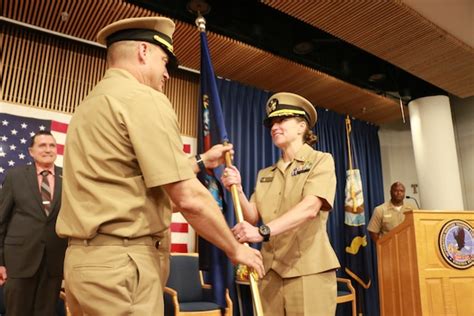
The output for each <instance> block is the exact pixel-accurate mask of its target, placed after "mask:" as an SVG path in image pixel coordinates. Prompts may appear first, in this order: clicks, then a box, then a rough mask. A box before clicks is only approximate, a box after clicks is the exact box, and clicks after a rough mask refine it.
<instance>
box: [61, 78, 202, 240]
mask: <svg viewBox="0 0 474 316" xmlns="http://www.w3.org/2000/svg"><path fill="white" fill-rule="evenodd" d="M182 148H183V145H182V142H181V138H180V133H179V128H178V122H177V118H176V114H175V112H174V110H173V108H172V106H171V104H170V102H169V100H168V98H167V97H166V96H165V95H164V94H163V93H160V92H158V91H156V90H154V89H152V88H150V87H148V86H146V85H143V84H141V83H139V82H138V81H137V80H136V79H135V78H134V77H133V76H132V75H131V74H130V73H128V72H127V71H124V70H120V69H109V70H108V71H107V72H106V74H105V76H104V78H103V79H102V80H101V81H100V82H99V83H98V84H97V86H96V87H95V88H94V89H93V90H92V91H91V93H90V94H89V95H88V96H87V98H86V99H85V100H84V101H83V102H82V103H81V104H80V106H79V107H78V108H77V110H76V112H75V114H74V116H73V118H72V120H71V123H70V125H69V128H68V136H67V140H66V147H65V149H66V151H65V155H64V171H63V178H64V181H63V196H62V198H63V199H62V206H61V211H60V213H59V216H58V220H57V225H56V231H57V233H58V234H59V236H61V237H74V238H80V239H90V238H93V237H94V236H95V235H96V234H98V233H100V234H108V235H114V236H118V237H127V238H135V237H142V236H157V237H163V236H164V235H165V234H166V231H167V230H168V227H169V225H170V222H171V207H170V201H169V197H168V195H167V194H166V192H165V191H164V190H163V189H162V188H161V187H160V186H162V185H164V184H168V183H173V182H177V181H181V180H186V179H190V178H193V177H195V175H194V172H193V170H192V168H191V166H190V164H189V161H188V159H187V157H186V156H185V154H184V153H183V150H182Z"/></svg>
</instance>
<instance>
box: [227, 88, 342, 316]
mask: <svg viewBox="0 0 474 316" xmlns="http://www.w3.org/2000/svg"><path fill="white" fill-rule="evenodd" d="M316 119H317V114H316V110H315V109H314V107H313V105H312V104H311V103H310V102H309V101H308V100H306V99H305V98H303V97H301V96H299V95H296V94H292V93H286V92H284V93H277V94H275V95H273V96H271V97H270V99H269V100H268V102H267V118H266V119H265V125H266V126H267V127H269V128H270V130H271V135H272V139H273V143H274V144H275V146H277V147H278V148H280V149H281V152H282V157H281V158H280V160H278V162H277V163H276V164H274V165H273V166H270V167H268V168H265V169H262V170H260V172H259V173H258V177H257V185H256V188H255V192H254V194H253V195H252V197H251V199H250V201H249V200H247V198H246V197H245V194H244V193H243V190H242V186H241V181H240V175H239V173H238V170H237V169H236V168H234V167H232V168H226V169H225V171H224V175H223V178H222V181H223V183H224V185H225V186H226V187H227V188H228V187H229V186H230V185H232V184H236V185H237V186H238V188H239V192H240V193H239V199H240V201H241V204H242V208H243V211H244V217H245V222H242V223H239V224H237V225H236V226H235V227H234V228H233V229H232V231H233V233H234V235H235V236H236V238H237V239H238V240H239V241H240V242H261V241H263V248H262V254H263V258H264V266H265V271H266V275H265V277H264V278H263V279H262V280H261V282H260V284H259V290H260V294H261V298H262V305H263V310H264V313H265V315H272V316H278V315H282V316H283V315H308V316H317V315H334V314H335V310H336V296H337V282H336V273H335V270H336V269H337V268H339V261H338V259H337V257H336V254H335V252H334V250H333V249H332V247H331V244H330V242H329V237H328V234H327V231H326V224H327V220H328V216H329V211H330V210H331V208H332V204H333V201H334V195H335V190H336V174H335V170H334V161H333V158H332V156H331V155H330V154H328V153H323V152H320V151H316V150H314V149H312V148H311V146H312V145H313V144H314V143H315V142H316V136H315V135H314V134H313V133H312V131H311V130H310V128H312V127H314V125H315V124H316ZM259 220H262V221H263V223H264V224H263V225H261V226H260V227H256V226H254V225H256V224H257V222H258V221H259Z"/></svg>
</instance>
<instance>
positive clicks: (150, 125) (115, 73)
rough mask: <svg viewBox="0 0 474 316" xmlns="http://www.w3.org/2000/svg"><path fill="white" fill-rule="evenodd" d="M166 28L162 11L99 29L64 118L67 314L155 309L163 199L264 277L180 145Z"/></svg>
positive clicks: (211, 160)
mask: <svg viewBox="0 0 474 316" xmlns="http://www.w3.org/2000/svg"><path fill="white" fill-rule="evenodd" d="M174 28H175V25H174V23H173V22H172V21H171V20H170V19H167V18H161V17H149V18H133V19H125V20H121V21H117V22H115V23H112V24H110V25H108V26H106V27H105V28H104V29H102V30H101V31H100V32H99V34H98V40H99V42H100V43H103V44H106V45H107V48H108V49H107V63H108V70H107V72H106V73H105V76H104V78H103V79H102V80H101V81H100V82H99V83H98V84H97V86H96V87H95V88H94V89H93V90H92V91H91V92H90V94H89V95H88V96H87V97H86V99H85V100H84V101H83V102H82V103H81V104H80V106H79V107H78V109H77V111H76V113H75V114H74V117H73V118H72V120H71V124H70V125H69V129H68V137H67V141H66V152H65V157H64V178H63V204H62V207H61V210H60V213H59V216H58V222H57V226H56V231H57V233H58V234H59V235H60V236H62V237H68V238H69V247H68V249H67V251H66V258H65V264H64V273H65V281H66V293H67V294H66V295H67V302H68V304H69V307H70V310H71V312H72V314H73V315H140V316H142V315H163V293H162V283H163V280H162V278H163V271H166V267H164V266H163V265H166V257H165V256H166V255H167V254H166V253H163V252H160V250H159V245H160V240H162V239H163V238H167V236H166V234H167V232H168V228H169V225H170V221H171V202H172V203H173V204H174V205H175V206H176V207H177V209H179V210H181V211H182V213H183V215H184V216H185V217H186V219H187V220H188V222H189V223H190V224H191V225H192V226H193V227H194V228H195V229H196V231H197V232H198V233H199V234H200V235H201V236H203V237H204V238H206V239H208V240H209V241H211V242H212V243H214V244H216V245H217V246H218V247H220V248H221V249H222V250H223V251H225V253H226V254H227V255H228V256H229V257H230V259H231V260H232V261H233V262H242V263H244V264H246V265H248V266H249V267H252V268H254V269H256V271H257V272H258V273H259V274H260V275H263V265H262V259H261V255H260V253H259V252H258V251H255V250H253V249H250V248H248V247H245V246H243V245H241V244H240V243H238V242H237V241H236V240H235V238H234V236H233V235H232V232H231V231H230V229H229V228H228V227H227V224H226V222H225V220H224V218H223V216H222V214H221V212H220V210H219V208H218V206H217V204H216V203H215V201H214V199H213V198H212V196H211V194H210V193H209V192H208V191H207V190H206V189H205V188H204V187H203V186H202V185H201V184H200V182H199V181H198V180H197V179H196V177H195V172H197V170H198V167H197V163H198V162H197V161H196V160H194V159H192V163H190V161H189V160H188V158H187V157H186V156H185V154H184V153H183V151H182V143H181V138H180V135H179V128H178V123H177V118H176V114H175V112H174V110H173V108H172V106H171V104H170V102H169V100H168V98H167V97H166V96H165V95H164V94H163V87H164V84H165V82H166V80H167V79H169V75H168V71H167V65H168V64H176V58H175V56H174V54H173V45H172V34H173V31H174ZM228 150H231V146H222V145H218V146H214V147H213V148H211V150H209V151H208V152H206V153H204V154H203V155H202V156H201V158H202V161H201V164H202V163H203V164H204V165H205V167H207V168H215V167H216V166H217V165H218V164H219V163H221V162H222V161H223V159H222V158H223V157H222V155H223V153H224V152H225V151H228ZM170 200H171V201H170ZM165 249H166V248H165ZM165 251H167V250H165Z"/></svg>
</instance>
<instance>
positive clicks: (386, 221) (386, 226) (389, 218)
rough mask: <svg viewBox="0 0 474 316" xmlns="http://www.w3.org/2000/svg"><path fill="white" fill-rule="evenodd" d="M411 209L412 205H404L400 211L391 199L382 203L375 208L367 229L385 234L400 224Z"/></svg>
mask: <svg viewBox="0 0 474 316" xmlns="http://www.w3.org/2000/svg"><path fill="white" fill-rule="evenodd" d="M411 210H412V208H411V207H409V206H406V205H402V208H401V209H400V211H398V210H397V209H396V208H395V206H393V204H392V203H391V202H390V201H389V202H386V203H384V204H381V205H379V206H377V207H376V208H375V210H374V214H372V217H371V218H370V221H369V225H367V230H368V231H369V232H373V233H379V234H381V235H384V234H386V233H388V232H389V231H391V230H392V229H394V228H395V227H397V226H398V225H400V224H401V223H402V222H403V221H404V220H405V214H404V213H405V212H408V211H411Z"/></svg>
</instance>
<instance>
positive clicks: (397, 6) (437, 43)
mask: <svg viewBox="0 0 474 316" xmlns="http://www.w3.org/2000/svg"><path fill="white" fill-rule="evenodd" d="M263 2H264V3H265V4H267V5H269V6H271V7H273V8H275V9H277V10H280V11H282V12H284V13H286V14H289V15H292V16H294V17H296V18H298V19H300V20H302V21H305V22H306V23H309V24H311V25H313V26H315V27H317V28H320V29H322V30H324V31H326V32H328V33H330V34H332V35H334V36H336V37H338V38H341V39H343V40H345V41H347V42H349V43H352V44H353V45H356V46H358V47H360V48H362V49H364V50H366V51H368V52H370V53H372V54H374V55H376V56H378V57H380V58H382V59H385V60H387V61H389V62H391V63H393V64H395V65H397V66H398V67H400V68H402V69H404V70H406V71H408V72H410V73H412V74H413V75H415V76H418V77H420V78H422V79H424V80H426V81H428V82H431V83H432V84H434V85H436V86H439V87H440V88H442V89H444V90H446V91H448V92H450V93H453V94H455V95H457V96H459V97H469V96H473V95H474V48H473V47H470V46H468V45H467V44H465V43H463V42H461V41H460V40H459V39H457V38H455V37H454V36H452V35H450V34H448V33H447V32H446V31H444V30H443V29H441V28H440V27H438V26H436V25H434V24H433V23H432V22H430V21H428V20H427V19H425V18H424V17H423V16H421V15H420V14H419V13H418V12H416V11H415V10H413V9H411V8H410V7H409V6H407V5H405V4H404V3H403V2H401V1H398V0H391V1H313V2H307V1H281V0H280V1H274V0H264V1H263Z"/></svg>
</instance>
